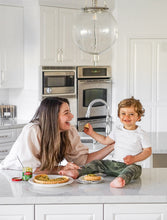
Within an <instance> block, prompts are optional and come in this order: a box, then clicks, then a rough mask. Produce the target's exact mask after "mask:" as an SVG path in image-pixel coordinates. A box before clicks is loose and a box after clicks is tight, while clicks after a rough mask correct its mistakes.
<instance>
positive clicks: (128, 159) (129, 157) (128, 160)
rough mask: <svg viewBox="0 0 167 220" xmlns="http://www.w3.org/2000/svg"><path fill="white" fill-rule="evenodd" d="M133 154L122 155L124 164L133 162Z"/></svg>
mask: <svg viewBox="0 0 167 220" xmlns="http://www.w3.org/2000/svg"><path fill="white" fill-rule="evenodd" d="M134 159H135V156H132V155H127V156H126V157H124V158H123V160H124V163H125V164H126V165H130V164H133V163H135V160H134Z"/></svg>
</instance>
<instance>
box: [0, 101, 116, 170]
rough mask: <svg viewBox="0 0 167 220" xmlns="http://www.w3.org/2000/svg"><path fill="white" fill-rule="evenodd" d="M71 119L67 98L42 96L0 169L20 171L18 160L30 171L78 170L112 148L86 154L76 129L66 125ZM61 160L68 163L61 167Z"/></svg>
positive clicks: (68, 124) (108, 147)
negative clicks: (29, 168) (32, 115)
mask: <svg viewBox="0 0 167 220" xmlns="http://www.w3.org/2000/svg"><path fill="white" fill-rule="evenodd" d="M72 118H73V115H72V113H71V112H70V107H69V101H68V100H67V99H65V98H59V97H49V98H45V99H44V100H43V101H42V102H41V104H40V106H39V108H38V109H37V111H36V113H35V115H34V117H33V118H32V120H31V121H30V123H28V124H27V125H26V126H25V127H24V128H23V130H22V132H21V134H20V136H19V137H18V139H17V140H16V142H15V143H14V145H13V147H12V149H11V151H10V152H9V154H8V155H7V157H6V158H5V159H4V160H3V161H2V162H1V164H0V168H1V169H17V170H18V169H19V170H20V169H22V166H21V163H20V162H19V159H20V160H21V162H22V164H23V166H24V167H32V168H33V171H34V173H47V174H57V173H58V171H60V170H63V169H69V168H70V169H73V168H75V169H78V168H79V166H82V165H84V164H86V163H89V162H91V161H92V160H95V159H103V158H104V157H105V156H107V155H108V154H109V153H110V152H111V151H112V150H113V145H108V146H106V147H104V148H103V149H101V150H100V151H98V152H94V153H88V148H87V147H86V146H84V145H83V144H82V143H81V141H80V137H79V134H78V132H77V130H76V129H75V127H74V126H71V125H70V121H71V120H72ZM18 158H19V159H18ZM63 159H66V160H67V161H68V162H69V163H68V164H67V165H66V166H65V167H63V166H61V165H60V163H61V162H62V160H63Z"/></svg>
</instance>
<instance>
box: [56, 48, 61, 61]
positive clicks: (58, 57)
mask: <svg viewBox="0 0 167 220" xmlns="http://www.w3.org/2000/svg"><path fill="white" fill-rule="evenodd" d="M60 55H61V53H60V49H57V62H58V63H60V62H61V57H60Z"/></svg>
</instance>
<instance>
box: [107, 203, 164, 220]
mask: <svg viewBox="0 0 167 220" xmlns="http://www.w3.org/2000/svg"><path fill="white" fill-rule="evenodd" d="M134 219H135V220H141V219H142V220H164V219H167V205H166V204H117V205H115V204H106V205H104V220H134Z"/></svg>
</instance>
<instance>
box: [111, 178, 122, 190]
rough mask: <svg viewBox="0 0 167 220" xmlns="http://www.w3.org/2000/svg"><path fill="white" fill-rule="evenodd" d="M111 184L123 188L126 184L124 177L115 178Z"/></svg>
mask: <svg viewBox="0 0 167 220" xmlns="http://www.w3.org/2000/svg"><path fill="white" fill-rule="evenodd" d="M110 186H111V187H113V188H121V187H124V186H125V180H124V179H123V178H122V177H117V178H115V179H114V180H113V181H112V182H111V183H110Z"/></svg>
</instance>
